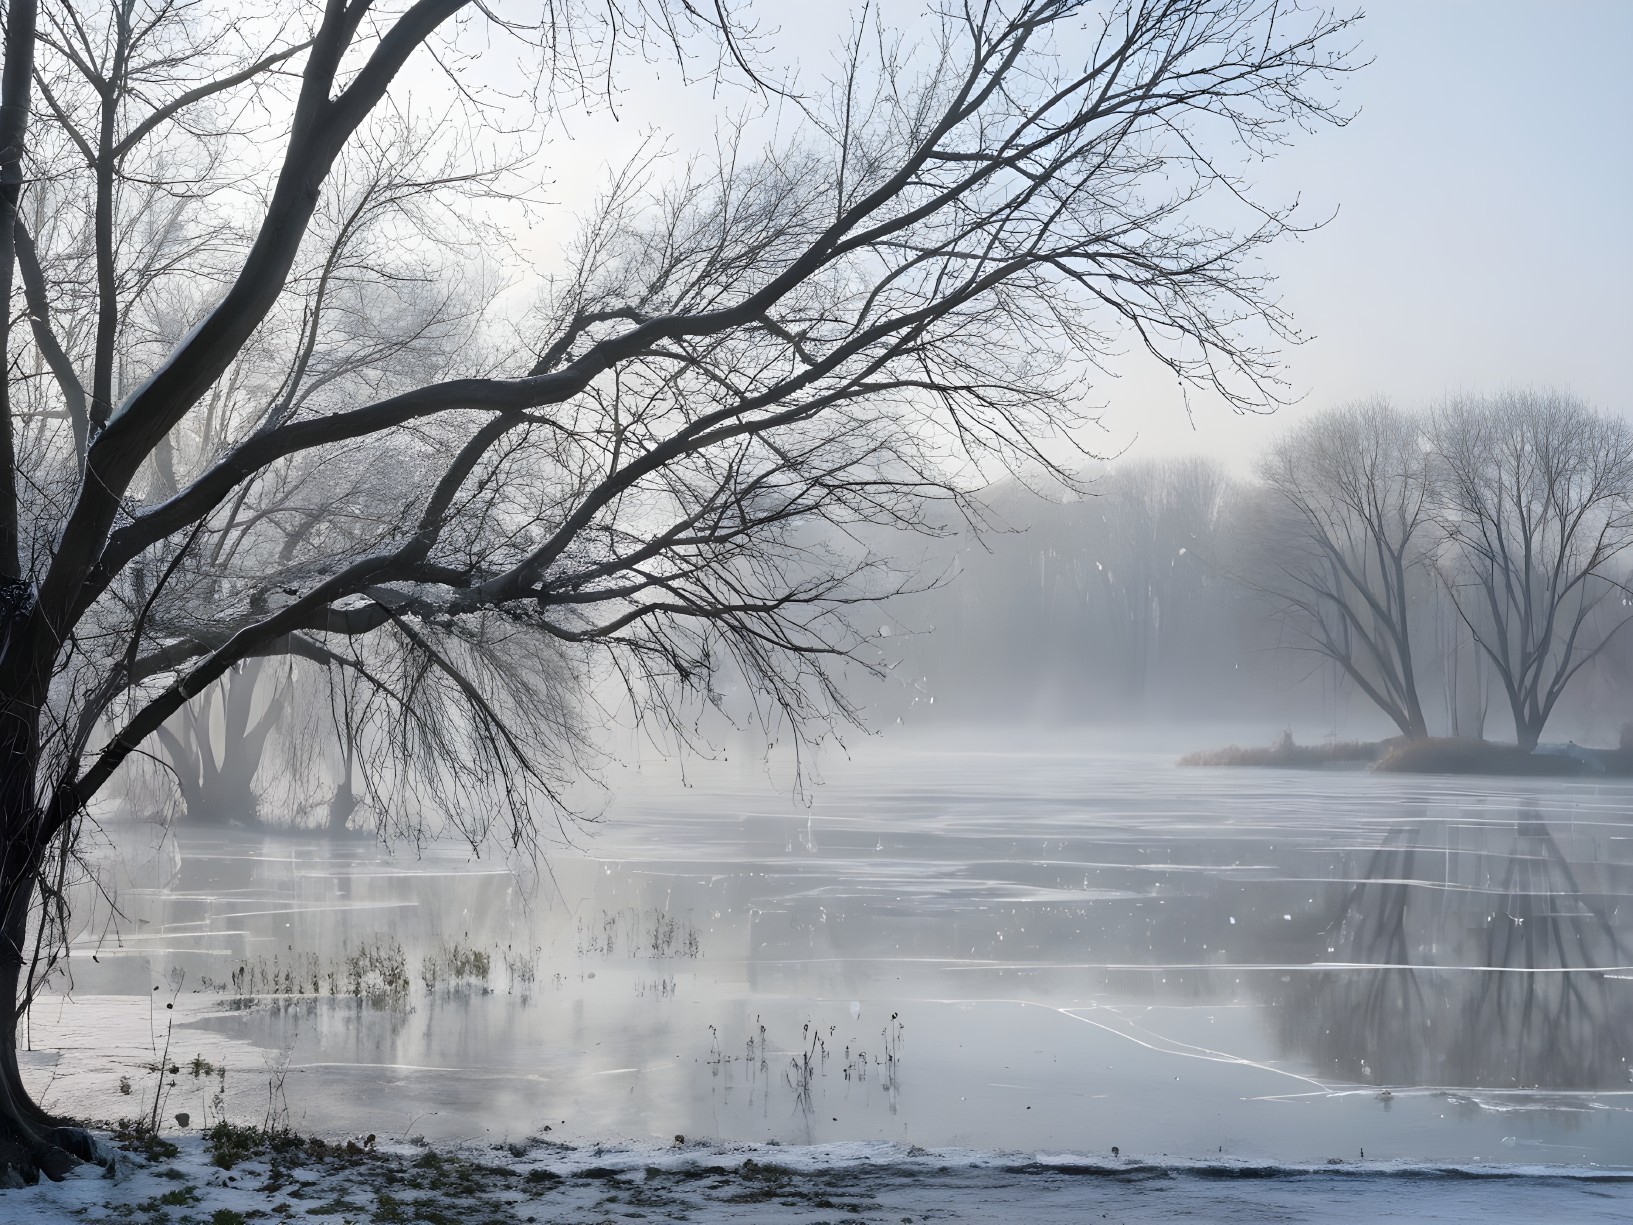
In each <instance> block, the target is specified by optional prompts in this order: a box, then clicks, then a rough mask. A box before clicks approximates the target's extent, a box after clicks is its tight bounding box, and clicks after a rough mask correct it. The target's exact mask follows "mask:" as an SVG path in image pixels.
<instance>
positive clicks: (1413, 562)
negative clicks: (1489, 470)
mask: <svg viewBox="0 0 1633 1225" xmlns="http://www.w3.org/2000/svg"><path fill="white" fill-rule="evenodd" d="M1259 475H1260V479H1261V480H1262V481H1263V482H1264V483H1265V485H1266V486H1267V488H1268V489H1269V491H1270V494H1271V496H1270V499H1269V501H1268V504H1267V505H1266V507H1265V511H1266V513H1265V515H1264V519H1265V521H1264V522H1263V523H1261V524H1257V525H1256V526H1255V530H1254V531H1253V532H1251V533H1250V539H1251V540H1252V541H1253V552H1254V553H1255V557H1254V558H1253V559H1252V561H1251V562H1249V564H1248V565H1247V567H1246V568H1245V570H1244V573H1245V575H1246V577H1247V579H1248V581H1249V583H1250V584H1251V585H1252V586H1254V587H1256V588H1257V589H1259V590H1260V591H1262V592H1264V593H1265V594H1267V595H1268V596H1269V597H1270V598H1271V600H1272V601H1273V603H1274V605H1275V607H1276V610H1277V612H1278V615H1279V616H1280V617H1281V619H1282V621H1283V623H1284V624H1285V625H1286V626H1287V627H1288V629H1289V630H1290V631H1291V632H1292V633H1293V634H1294V635H1295V636H1296V641H1297V643H1298V644H1299V645H1300V646H1301V648H1302V649H1306V650H1310V651H1313V652H1315V653H1316V654H1317V655H1321V656H1324V657H1326V658H1327V659H1330V660H1332V661H1333V662H1334V663H1335V664H1337V665H1338V667H1339V668H1341V669H1342V670H1343V673H1344V675H1345V676H1347V677H1348V678H1349V680H1350V681H1351V682H1353V683H1354V685H1355V686H1356V688H1358V689H1359V690H1360V691H1361V692H1362V693H1364V694H1365V695H1366V696H1367V697H1368V698H1369V699H1370V700H1371V701H1372V702H1373V703H1374V704H1375V705H1376V706H1377V707H1378V709H1380V710H1382V711H1383V712H1384V713H1385V714H1386V715H1388V716H1389V718H1390V720H1391V721H1392V722H1393V723H1394V724H1395V726H1396V727H1398V728H1400V730H1401V734H1402V735H1405V736H1425V735H1427V734H1428V727H1427V724H1426V723H1425V720H1424V715H1423V703H1422V701H1421V700H1420V698H1419V694H1418V662H1417V659H1416V656H1415V655H1414V645H1413V628H1412V627H1413V622H1414V619H1415V613H1416V609H1417V605H1418V603H1419V602H1420V597H1421V596H1422V595H1423V594H1424V593H1425V592H1426V591H1427V590H1428V588H1429V580H1430V577H1431V571H1430V570H1429V563H1430V562H1431V561H1432V553H1431V550H1432V549H1433V545H1434V520H1433V517H1432V511H1433V501H1432V499H1433V496H1434V493H1433V484H1434V483H1433V479H1432V469H1431V464H1430V457H1429V450H1428V446H1427V444H1426V442H1425V440H1424V436H1423V430H1422V427H1421V425H1420V424H1419V423H1418V421H1417V420H1416V419H1415V418H1413V417H1410V416H1408V415H1406V414H1404V413H1401V412H1399V411H1397V410H1395V409H1393V408H1391V407H1389V406H1388V405H1387V404H1384V403H1381V402H1376V401H1374V402H1367V403H1361V404H1355V405H1351V406H1348V407H1344V408H1339V409H1334V410H1330V411H1328V412H1325V413H1322V414H1320V415H1318V416H1315V417H1312V418H1310V419H1308V420H1307V421H1305V422H1304V423H1303V424H1302V425H1300V426H1299V427H1298V428H1296V429H1295V430H1293V431H1291V432H1290V433H1289V434H1287V435H1286V436H1285V437H1284V438H1282V439H1281V440H1280V441H1278V442H1277V443H1276V444H1275V445H1274V446H1273V447H1272V448H1271V450H1270V452H1269V454H1268V455H1266V457H1265V459H1264V460H1263V462H1262V463H1261V464H1260V466H1259Z"/></svg>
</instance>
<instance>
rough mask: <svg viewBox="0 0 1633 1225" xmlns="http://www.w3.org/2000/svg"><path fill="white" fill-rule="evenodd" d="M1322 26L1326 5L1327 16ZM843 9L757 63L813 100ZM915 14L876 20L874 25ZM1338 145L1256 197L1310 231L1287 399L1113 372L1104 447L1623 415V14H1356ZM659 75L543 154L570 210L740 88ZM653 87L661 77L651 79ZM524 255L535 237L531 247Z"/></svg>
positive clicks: (1290, 273)
mask: <svg viewBox="0 0 1633 1225" xmlns="http://www.w3.org/2000/svg"><path fill="white" fill-rule="evenodd" d="M1338 7H1339V8H1341V9H1342V8H1344V7H1345V6H1344V5H1342V4H1340V5H1339V6H1338ZM856 8H857V6H855V5H851V4H846V3H811V4H793V3H789V2H787V0H761V2H760V3H759V4H757V5H754V6H753V11H754V12H755V13H757V14H758V15H759V16H760V20H761V24H762V26H764V27H766V28H767V29H768V30H770V29H771V28H773V27H775V28H776V29H777V31H778V32H777V33H775V34H769V35H768V37H767V38H766V47H767V49H768V51H769V55H768V59H769V60H771V61H772V62H774V63H780V64H782V65H789V66H793V67H795V68H796V69H797V71H798V73H799V75H800V77H801V80H802V84H804V85H806V86H814V84H815V82H816V79H817V78H819V77H820V76H821V75H822V73H823V72H824V70H825V69H826V68H827V67H828V66H829V65H830V64H831V63H832V52H833V50H834V49H836V48H837V44H838V42H839V40H840V39H841V38H842V37H843V35H844V33H845V31H846V29H847V27H848V25H849V18H850V15H851V14H853V13H854V12H855V11H856ZM923 8H924V6H923V5H922V4H919V3H913V2H911V0H885V3H884V11H885V13H886V14H887V18H888V17H889V16H890V15H891V14H893V13H897V14H903V15H911V14H913V13H915V12H921V11H922V10H923ZM1365 11H1366V17H1365V19H1364V20H1363V21H1362V22H1361V23H1360V26H1359V40H1360V43H1361V50H1360V54H1359V56H1358V58H1360V59H1366V58H1368V57H1370V58H1371V59H1372V60H1373V63H1372V64H1371V65H1370V66H1369V67H1367V68H1364V69H1362V70H1361V71H1359V72H1357V73H1355V74H1354V75H1353V76H1351V77H1349V78H1348V79H1347V80H1346V81H1345V83H1344V86H1343V92H1342V101H1343V104H1344V105H1345V107H1346V108H1348V109H1351V110H1354V111H1356V112H1357V113H1356V116H1355V118H1354V119H1353V121H1352V122H1351V123H1350V125H1349V126H1348V127H1346V128H1343V129H1333V128H1326V129H1323V130H1320V131H1317V132H1316V133H1314V134H1312V135H1309V136H1304V137H1300V138H1298V139H1297V140H1296V141H1295V143H1294V144H1293V146H1292V147H1291V148H1289V149H1287V150H1285V151H1284V152H1283V153H1282V154H1281V155H1280V156H1279V157H1278V158H1276V159H1275V160H1273V161H1270V162H1267V163H1264V164H1263V165H1262V167H1261V168H1260V169H1259V171H1258V174H1257V177H1258V182H1259V187H1260V191H1259V193H1258V194H1259V197H1260V198H1261V199H1263V200H1265V201H1266V202H1267V203H1282V202H1286V201H1288V200H1290V199H1291V198H1292V197H1293V196H1295V195H1297V196H1298V197H1300V199H1301V201H1302V204H1303V205H1304V206H1305V209H1306V212H1305V213H1304V215H1305V217H1306V218H1307V219H1314V218H1317V217H1321V216H1327V215H1331V214H1336V215H1335V216H1333V219H1332V221H1331V222H1330V224H1328V225H1327V226H1326V227H1325V228H1323V229H1321V230H1319V231H1317V232H1316V233H1314V234H1311V235H1309V236H1307V237H1305V238H1303V239H1302V240H1295V241H1289V242H1287V243H1286V244H1284V245H1282V246H1280V247H1279V248H1277V249H1276V250H1275V251H1274V252H1273V253H1272V254H1271V256H1270V257H1269V260H1268V266H1269V268H1270V269H1271V270H1272V271H1273V272H1274V273H1275V274H1276V275H1277V276H1278V278H1279V289H1280V296H1281V300H1282V302H1283V305H1284V306H1285V307H1286V308H1287V309H1288V310H1289V311H1290V312H1291V314H1292V316H1293V318H1294V321H1295V323H1296V324H1297V326H1298V327H1299V328H1300V330H1301V331H1302V332H1303V333H1304V334H1305V335H1306V336H1307V337H1309V340H1308V342H1307V343H1306V344H1304V345H1303V346H1302V347H1300V348H1297V349H1294V350H1291V351H1289V353H1288V354H1287V359H1288V360H1287V371H1288V373H1289V375H1290V377H1291V380H1292V383H1293V387H1294V390H1295V392H1296V393H1298V394H1299V395H1301V396H1302V399H1301V400H1300V401H1299V402H1298V403H1297V404H1294V405H1293V406H1291V407H1289V408H1285V409H1283V410H1281V411H1280V412H1278V413H1276V414H1275V415H1273V416H1271V417H1242V416H1238V415H1235V414H1232V413H1231V412H1230V411H1229V409H1228V408H1226V407H1225V406H1224V405H1223V404H1221V403H1216V402H1210V401H1208V400H1206V399H1202V398H1198V397H1196V396H1195V395H1193V397H1192V407H1193V409H1194V425H1193V423H1192V421H1190V420H1187V417H1186V414H1185V411H1184V407H1183V400H1182V398H1181V396H1180V394H1179V392H1178V390H1177V388H1176V387H1175V385H1174V382H1173V379H1172V376H1169V375H1166V374H1163V375H1161V376H1160V377H1159V376H1158V375H1157V374H1155V373H1154V372H1152V371H1149V370H1146V371H1141V370H1140V369H1138V368H1131V370H1130V372H1129V373H1128V374H1127V375H1126V376H1125V377H1123V378H1121V379H1118V380H1115V381H1111V382H1108V383H1106V384H1104V385H1103V386H1101V387H1100V388H1097V389H1096V399H1097V400H1100V401H1104V402H1106V403H1107V404H1108V405H1109V410H1108V412H1107V414H1106V417H1105V421H1106V424H1107V426H1108V427H1109V428H1108V432H1107V433H1106V434H1105V435H1104V436H1103V437H1102V438H1100V439H1099V440H1098V444H1099V445H1100V446H1101V447H1102V448H1103V449H1104V450H1107V451H1114V450H1117V449H1118V448H1119V447H1121V446H1122V445H1124V444H1128V443H1130V442H1131V441H1132V446H1131V448H1130V450H1129V452H1128V454H1129V455H1130V456H1133V457H1144V456H1154V455H1161V454H1172V453H1187V452H1202V453H1206V454H1209V455H1213V456H1216V457H1218V458H1221V459H1223V460H1226V461H1227V462H1230V463H1232V465H1233V466H1237V467H1242V468H1245V467H1246V466H1247V465H1248V464H1249V463H1250V462H1251V457H1252V455H1253V454H1254V453H1255V452H1256V451H1257V450H1258V449H1259V448H1260V447H1262V446H1263V445H1264V443H1265V441H1266V440H1267V439H1268V438H1269V437H1271V436H1273V435H1274V434H1275V433H1276V432H1278V431H1279V430H1281V429H1283V428H1285V426H1286V425H1287V424H1289V423H1290V422H1292V421H1295V420H1297V419H1298V418H1299V416H1300V415H1302V414H1306V413H1309V412H1311V411H1314V410H1315V409H1318V408H1320V407H1322V406H1325V405H1330V404H1334V403H1340V402H1343V401H1344V400H1347V399H1353V398H1360V397H1366V396H1373V395H1385V396H1388V397H1390V398H1391V399H1393V400H1394V401H1395V402H1396V403H1397V404H1400V405H1402V406H1411V405H1415V404H1424V403H1428V402H1431V401H1433V400H1435V399H1437V398H1439V397H1440V396H1442V395H1445V394H1446V393H1448V392H1456V391H1479V390H1488V389H1496V388H1500V387H1504V386H1513V385H1553V386H1562V387H1565V388H1568V389H1570V390H1572V391H1574V392H1576V393H1577V394H1579V395H1581V396H1583V397H1584V398H1585V399H1587V400H1588V401H1589V402H1590V403H1592V404H1594V405H1596V406H1598V407H1601V408H1604V409H1609V410H1613V411H1617V412H1622V413H1628V414H1630V415H1633V306H1630V287H1633V70H1630V68H1629V60H1630V59H1633V0H1551V2H1544V0H1374V2H1373V3H1369V4H1366V5H1365ZM674 76H675V73H674V71H673V66H672V64H670V65H666V64H663V63H658V64H654V65H653V66H651V67H650V68H644V67H643V66H636V67H634V68H632V69H626V71H625V72H624V73H623V80H622V83H623V86H624V92H623V96H622V99H621V102H620V105H619V108H618V109H619V112H620V120H619V122H618V123H616V124H611V123H609V122H608V121H607V120H606V119H605V118H601V119H593V120H579V121H577V122H575V123H574V125H573V127H574V129H575V130H574V131H573V133H572V136H573V138H572V139H569V140H565V141H561V142H559V143H558V144H556V146H555V149H554V151H553V155H552V161H553V163H554V168H555V175H556V185H557V186H556V189H555V191H554V193H553V194H554V195H555V198H556V199H557V200H560V201H561V202H562V203H564V204H569V205H571V204H573V203H576V202H578V201H581V200H584V199H585V198H586V196H585V194H584V193H585V192H586V190H587V188H588V187H589V186H590V185H591V184H592V183H593V182H595V181H598V180H602V179H603V177H604V176H603V174H602V173H601V169H602V168H603V167H604V166H605V165H606V159H609V158H611V159H614V160H619V159H621V158H622V156H624V152H623V151H624V150H627V149H632V148H633V147H634V144H635V141H636V139H637V138H638V137H639V136H640V135H642V134H644V133H649V132H650V131H651V130H652V128H653V127H654V126H655V127H657V128H658V129H660V130H663V131H665V132H668V133H670V134H671V135H670V139H669V143H670V147H672V148H674V149H675V150H677V151H680V152H684V151H685V150H687V149H697V148H707V147H708V146H709V145H710V144H711V143H712V135H711V134H712V132H713V128H714V124H715V123H716V122H717V120H718V118H719V117H720V116H721V115H723V114H725V113H727V112H728V111H730V110H731V109H732V108H733V107H734V106H735V107H741V106H742V105H743V95H742V94H741V93H740V92H732V91H729V90H728V91H726V92H725V94H724V96H719V95H713V94H711V91H710V90H709V89H708V88H707V87H701V88H694V89H690V90H683V89H679V88H678V87H677V86H676V85H675V84H674ZM655 77H658V78H663V80H661V81H660V80H657V79H654V78H655ZM540 237H541V239H544V240H545V241H546V242H549V241H553V240H554V238H555V237H556V236H555V235H549V236H546V235H541V236H540Z"/></svg>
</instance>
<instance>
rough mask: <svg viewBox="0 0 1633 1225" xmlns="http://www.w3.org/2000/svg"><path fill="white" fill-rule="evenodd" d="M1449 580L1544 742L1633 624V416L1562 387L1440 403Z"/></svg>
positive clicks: (1532, 740) (1520, 715) (1530, 734)
mask: <svg viewBox="0 0 1633 1225" xmlns="http://www.w3.org/2000/svg"><path fill="white" fill-rule="evenodd" d="M1432 436H1433V446H1434V453H1435V458H1436V461H1437V463H1438V465H1439V467H1440V470H1441V474H1442V475H1441V480H1440V488H1441V491H1442V492H1441V494H1440V499H1439V509H1438V511H1437V517H1438V519H1439V521H1440V526H1441V529H1442V531H1443V532H1444V533H1445V536H1446V540H1447V544H1448V548H1447V550H1446V557H1445V560H1444V563H1443V568H1442V573H1443V575H1444V579H1445V583H1446V588H1447V590H1448V592H1449V593H1450V594H1451V597H1452V600H1453V602H1454V603H1455V605H1456V608H1457V612H1458V615H1459V617H1460V618H1461V619H1462V621H1463V623H1464V624H1465V625H1466V626H1467V627H1468V629H1469V632H1470V634H1472V635H1473V637H1474V641H1475V642H1476V644H1478V646H1479V649H1480V651H1481V652H1482V653H1483V654H1484V656H1485V657H1486V659H1488V660H1489V661H1490V663H1491V666H1492V668H1493V670H1494V671H1495V673H1496V675H1497V677H1498V679H1499V680H1500V681H1501V682H1502V686H1503V689H1504V692H1505V693H1506V694H1507V697H1508V704H1509V709H1510V711H1511V712H1512V714H1513V717H1514V737H1515V739H1516V741H1518V743H1519V745H1520V747H1522V748H1525V749H1533V748H1535V747H1536V745H1537V741H1538V739H1539V738H1540V737H1541V735H1542V731H1543V728H1544V727H1546V726H1547V723H1548V718H1549V716H1550V715H1551V714H1552V713H1553V710H1554V707H1555V705H1556V704H1557V703H1558V701H1559V699H1560V696H1561V695H1562V694H1563V693H1564V692H1565V690H1566V688H1567V686H1569V684H1570V683H1571V681H1572V680H1573V679H1574V678H1575V677H1576V676H1577V674H1578V673H1579V672H1581V670H1582V669H1583V667H1585V666H1586V665H1587V664H1588V663H1589V662H1590V661H1592V660H1593V659H1595V658H1596V657H1598V655H1599V654H1600V652H1602V651H1603V650H1604V649H1605V647H1606V645H1607V644H1608V643H1609V642H1610V641H1611V640H1612V639H1613V638H1614V636H1615V635H1616V634H1617V633H1618V632H1619V631H1620V630H1621V628H1622V627H1623V626H1624V625H1626V624H1627V622H1628V619H1629V614H1628V613H1627V611H1626V606H1625V604H1624V603H1623V602H1622V601H1621V600H1619V599H1617V598H1616V597H1617V596H1618V595H1620V594H1621V593H1623V592H1625V590H1626V588H1625V585H1624V583H1623V581H1622V579H1621V576H1620V573H1619V571H1618V570H1617V568H1616V563H1617V560H1618V559H1619V558H1620V557H1621V555H1622V554H1623V552H1625V551H1626V550H1627V548H1628V547H1629V546H1630V545H1633V427H1630V426H1629V425H1628V423H1627V422H1626V421H1624V420H1623V419H1621V418H1619V417H1611V416H1608V415H1605V414H1601V413H1595V412H1593V411H1592V410H1591V409H1589V408H1588V407H1587V406H1586V405H1584V404H1582V403H1581V402H1580V401H1578V400H1576V399H1574V398H1572V397H1570V396H1568V395H1564V394H1562V393H1560V392H1552V391H1524V392H1507V393H1504V394H1502V395H1498V396H1494V397H1491V398H1489V399H1480V398H1462V399H1457V400H1453V401H1451V402H1449V403H1447V404H1446V405H1444V406H1443V407H1442V408H1440V409H1439V411H1437V412H1436V413H1435V415H1434V422H1433V430H1432Z"/></svg>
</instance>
